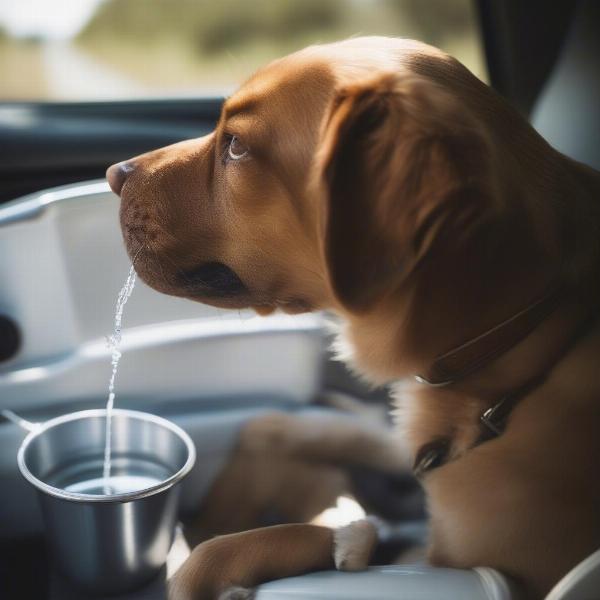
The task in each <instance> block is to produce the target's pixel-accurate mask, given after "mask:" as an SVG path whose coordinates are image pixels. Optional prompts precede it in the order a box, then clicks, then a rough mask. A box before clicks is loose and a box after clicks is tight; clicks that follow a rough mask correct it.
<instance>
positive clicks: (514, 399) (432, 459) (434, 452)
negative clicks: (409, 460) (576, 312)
mask: <svg viewBox="0 0 600 600" xmlns="http://www.w3.org/2000/svg"><path fill="white" fill-rule="evenodd" d="M548 314H550V313H548ZM599 317H600V315H599V314H598V313H597V311H596V310H594V309H592V311H591V312H590V313H589V314H588V315H587V317H586V318H584V319H583V321H582V322H581V323H579V325H578V326H577V327H576V329H575V331H574V332H573V334H572V335H571V338H570V339H569V341H568V342H567V343H566V344H565V346H564V347H563V348H562V351H561V352H560V355H559V356H558V357H557V358H556V359H555V361H554V362H553V365H555V364H556V363H557V362H558V361H559V360H560V359H561V358H562V357H563V356H564V355H565V354H566V353H567V352H568V351H569V350H570V349H571V348H572V347H573V346H574V345H575V344H576V343H577V341H578V340H579V339H580V338H581V337H582V336H583V335H585V333H586V331H587V330H588V329H589V327H590V326H591V325H592V324H593V323H594V322H595V321H596V320H597V319H598V318H599ZM553 365H552V366H551V367H550V368H548V369H546V370H545V371H544V372H543V373H542V374H541V375H537V376H535V377H533V378H532V379H530V380H529V381H528V382H527V383H526V384H525V385H523V386H521V387H520V388H518V389H517V390H514V391H512V392H511V393H509V394H507V395H505V396H503V397H502V398H501V399H500V400H499V401H498V402H496V404H494V405H492V406H491V407H489V408H486V409H485V410H484V411H483V413H482V414H481V415H480V416H479V426H480V434H479V436H478V437H477V439H476V441H475V443H474V444H473V445H472V446H471V448H470V449H473V448H476V447H477V446H479V445H481V444H483V443H484V442H487V441H490V440H492V439H495V438H497V437H499V436H500V435H502V433H504V431H505V429H506V427H507V425H508V420H509V417H510V415H511V413H512V411H513V410H514V408H515V407H516V406H517V404H518V403H519V402H520V401H521V400H522V399H523V398H525V397H526V396H527V395H528V394H529V393H530V392H532V391H533V390H534V389H536V388H537V387H538V386H540V385H541V384H542V383H543V382H544V381H545V380H546V378H547V377H548V375H549V373H550V372H551V371H552V368H553ZM451 450H452V438H451V437H438V438H435V439H434V440H433V441H431V442H429V443H427V444H425V445H424V446H423V447H422V448H421V449H420V450H419V452H418V453H417V457H416V459H415V463H414V466H413V473H414V475H415V476H416V477H417V478H420V477H422V476H423V475H425V474H426V473H427V472H429V471H432V470H433V469H435V468H437V467H441V466H442V465H444V464H446V463H447V462H450V460H453V459H457V458H460V456H455V457H452V456H451Z"/></svg>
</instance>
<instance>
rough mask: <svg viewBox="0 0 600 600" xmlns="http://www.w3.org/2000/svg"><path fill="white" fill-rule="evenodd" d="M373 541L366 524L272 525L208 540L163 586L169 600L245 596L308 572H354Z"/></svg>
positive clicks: (364, 562)
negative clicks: (266, 584)
mask: <svg viewBox="0 0 600 600" xmlns="http://www.w3.org/2000/svg"><path fill="white" fill-rule="evenodd" d="M376 541H377V534H376V529H375V527H374V526H373V525H372V524H371V523H370V522H369V521H366V520H364V521H357V522H355V523H351V524H350V525H347V526H346V527H342V528H341V529H338V530H335V531H334V530H332V529H328V528H327V527H319V526H317V525H309V524H297V525H276V526H274V527H264V528H261V529H253V530H251V531H245V532H242V533H234V534H231V535H224V536H220V537H216V538H213V539H212V540H208V541H206V542H204V543H202V544H200V545H199V546H196V548H195V549H194V550H193V552H192V554H191V555H190V557H189V558H188V559H187V560H186V562H185V563H184V564H183V565H182V567H181V568H180V569H179V571H178V572H177V573H176V574H175V576H174V577H173V578H172V579H171V581H170V583H169V599H170V600H217V599H218V600H225V599H229V600H234V599H236V600H237V599H241V598H251V597H252V592H251V591H250V590H251V589H252V588H254V587H255V586H257V585H258V584H260V583H263V582H265V581H269V580H273V579H281V578H283V577H292V576H294V575H301V574H303V573H309V572H311V571H320V570H323V569H333V568H334V567H335V566H337V567H338V568H339V569H341V570H359V569H363V568H365V567H366V566H367V564H368V562H369V558H370V556H371V553H372V551H373V549H374V547H375V544H376Z"/></svg>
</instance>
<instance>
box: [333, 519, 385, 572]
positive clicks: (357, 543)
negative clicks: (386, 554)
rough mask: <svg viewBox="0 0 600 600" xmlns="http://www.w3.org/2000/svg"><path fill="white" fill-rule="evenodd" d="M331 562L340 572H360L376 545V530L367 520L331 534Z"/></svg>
mask: <svg viewBox="0 0 600 600" xmlns="http://www.w3.org/2000/svg"><path fill="white" fill-rule="evenodd" d="M333 543H334V547H333V560H334V561H335V566H336V568H337V569H338V570H340V571H361V570H362V569H366V567H367V566H368V564H369V559H370V558H371V554H372V553H373V550H374V548H375V545H376V544H377V528H376V527H375V524H374V523H373V522H372V521H370V520H368V519H363V520H361V521H354V522H353V523H350V524H349V525H346V526H344V527H340V528H339V529H336V530H335V533H334V534H333Z"/></svg>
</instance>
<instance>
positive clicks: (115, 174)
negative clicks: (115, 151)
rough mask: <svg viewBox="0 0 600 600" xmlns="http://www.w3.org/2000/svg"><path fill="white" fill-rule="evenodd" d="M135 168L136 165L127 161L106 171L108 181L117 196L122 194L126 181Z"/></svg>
mask: <svg viewBox="0 0 600 600" xmlns="http://www.w3.org/2000/svg"><path fill="white" fill-rule="evenodd" d="M134 168H135V167H134V165H133V164H132V163H130V162H127V161H125V162H120V163H117V164H116V165H112V166H111V167H108V169H107V171H106V179H107V180H108V185H110V189H111V190H112V191H113V192H114V193H115V194H117V196H118V195H119V194H120V193H121V190H122V189H123V184H124V183H125V180H126V179H127V177H129V174H130V173H131V172H132V171H133V169H134Z"/></svg>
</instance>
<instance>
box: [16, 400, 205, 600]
mask: <svg viewBox="0 0 600 600" xmlns="http://www.w3.org/2000/svg"><path fill="white" fill-rule="evenodd" d="M105 424H106V411H105V410H87V411H81V412H76V413H71V414H68V415H65V416H62V417H58V418H56V419H52V420H51V421H48V422H46V423H44V424H43V425H41V426H40V427H39V428H38V429H36V430H34V431H32V432H31V433H30V434H29V435H28V436H27V437H26V438H25V440H24V441H23V443H22V444H21V447H20V449H19V454H18V463H19V469H20V470H21V473H22V474H23V476H24V477H25V478H26V479H27V480H28V481H29V482H30V483H32V484H33V485H34V486H35V487H36V488H37V489H38V492H39V498H40V501H41V507H42V512H43V515H44V521H45V525H46V532H47V538H48V542H49V544H50V547H51V550H52V552H53V558H54V559H55V560H56V562H57V566H58V567H59V569H60V570H61V571H62V572H63V573H64V574H65V575H66V576H67V577H68V578H69V579H70V580H71V581H72V582H74V583H75V584H76V585H78V586H79V587H80V588H82V589H83V590H85V591H86V592H88V593H90V592H91V593H94V594H117V593H124V592H127V591H130V590H133V589H135V588H138V587H140V586H142V585H143V584H144V583H146V582H148V581H149V580H151V579H152V578H154V577H155V576H156V575H157V574H158V573H159V571H160V569H161V568H162V566H163V565H164V564H165V561H166V558H167V553H168V551H169V548H170V546H171V543H172V541H173V535H174V529H175V521H176V517H177V501H178V496H179V486H177V485H176V484H177V483H179V482H180V481H181V480H182V478H183V477H184V476H185V475H186V474H187V473H188V472H189V471H190V469H191V468H192V466H193V464H194V461H195V458H196V452H195V448H194V444H193V442H192V440H191V439H190V437H189V436H188V435H187V434H186V433H185V432H184V431H183V430H182V429H181V428H179V427H177V426H176V425H174V424H173V423H171V422H169V421H167V420H165V419H162V418H160V417H156V416H154V415H150V414H148V413H143V412H137V411H131V410H121V409H115V410H113V413H112V444H111V447H112V472H113V473H114V474H115V475H117V476H121V475H122V476H123V477H129V476H131V475H134V476H137V475H139V474H140V473H142V474H143V475H144V476H148V475H151V477H146V479H145V480H144V481H150V482H151V483H152V485H149V487H144V488H143V489H139V490H136V491H125V492H122V493H117V494H112V495H103V494H102V493H101V494H90V493H81V492H78V491H76V489H77V486H76V485H66V484H67V483H68V482H73V481H77V480H78V479H82V478H83V479H85V473H86V472H88V473H92V472H94V473H101V466H102V463H103V458H104V442H105ZM65 488H66V489H65Z"/></svg>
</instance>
